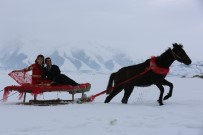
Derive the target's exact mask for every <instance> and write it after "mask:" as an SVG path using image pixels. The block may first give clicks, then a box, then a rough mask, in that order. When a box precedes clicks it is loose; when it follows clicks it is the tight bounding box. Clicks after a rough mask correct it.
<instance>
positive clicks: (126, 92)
mask: <svg viewBox="0 0 203 135" xmlns="http://www.w3.org/2000/svg"><path fill="white" fill-rule="evenodd" d="M133 88H134V86H126V87H125V88H124V95H123V99H122V100H121V102H122V103H123V104H127V103H128V99H129V97H130V95H131V93H132V91H133Z"/></svg>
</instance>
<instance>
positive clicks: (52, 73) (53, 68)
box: [43, 57, 79, 86]
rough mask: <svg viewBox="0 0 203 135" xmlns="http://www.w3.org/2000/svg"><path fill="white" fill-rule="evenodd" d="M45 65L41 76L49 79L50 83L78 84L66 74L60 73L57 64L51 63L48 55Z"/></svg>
mask: <svg viewBox="0 0 203 135" xmlns="http://www.w3.org/2000/svg"><path fill="white" fill-rule="evenodd" d="M45 64H46V67H44V73H43V76H44V77H45V78H46V79H48V80H51V81H52V82H51V85H57V84H63V85H72V86H78V85H79V84H78V83H77V82H75V81H74V80H72V79H71V78H69V77H68V76H66V75H64V74H61V70H60V69H59V67H58V66H57V65H52V61H51V58H50V57H47V58H46V59H45Z"/></svg>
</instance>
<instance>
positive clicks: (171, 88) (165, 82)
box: [163, 79, 173, 100]
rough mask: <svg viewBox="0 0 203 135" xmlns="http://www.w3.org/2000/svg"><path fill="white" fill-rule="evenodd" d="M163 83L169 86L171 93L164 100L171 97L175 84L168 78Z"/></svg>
mask: <svg viewBox="0 0 203 135" xmlns="http://www.w3.org/2000/svg"><path fill="white" fill-rule="evenodd" d="M163 85H166V86H169V88H170V89H169V93H168V94H167V95H166V96H165V97H164V100H167V99H169V98H170V97H171V96H172V93H173V84H172V83H171V82H169V81H167V80H165V79H164V80H163Z"/></svg>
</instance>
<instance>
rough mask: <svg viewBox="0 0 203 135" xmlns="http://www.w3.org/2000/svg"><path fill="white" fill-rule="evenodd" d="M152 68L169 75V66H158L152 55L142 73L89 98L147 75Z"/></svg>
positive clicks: (158, 72) (157, 72)
mask: <svg viewBox="0 0 203 135" xmlns="http://www.w3.org/2000/svg"><path fill="white" fill-rule="evenodd" d="M150 70H151V71H153V72H154V73H156V74H161V75H167V74H168V72H169V68H161V67H158V66H157V65H156V57H154V56H152V57H151V60H150V66H149V67H147V68H146V69H145V70H144V71H143V72H141V73H140V74H138V75H135V76H133V77H131V78H129V79H127V80H125V81H123V82H121V83H119V84H118V85H116V86H114V87H111V88H109V89H106V90H104V91H102V92H100V93H97V94H95V95H92V96H90V98H89V100H90V101H93V100H94V99H95V98H96V97H97V96H100V95H102V94H104V93H106V92H107V91H109V90H113V88H115V87H119V86H121V85H122V84H124V83H127V82H129V81H131V80H133V79H136V78H138V77H140V76H142V75H145V74H146V73H147V72H149V71H150Z"/></svg>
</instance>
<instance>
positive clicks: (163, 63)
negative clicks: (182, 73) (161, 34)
mask: <svg viewBox="0 0 203 135" xmlns="http://www.w3.org/2000/svg"><path fill="white" fill-rule="evenodd" d="M174 61H175V59H174V57H173V55H172V53H171V50H168V51H166V52H165V54H162V55H160V56H159V57H157V65H158V66H160V67H170V66H171V65H172V64H173V62H174Z"/></svg>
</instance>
